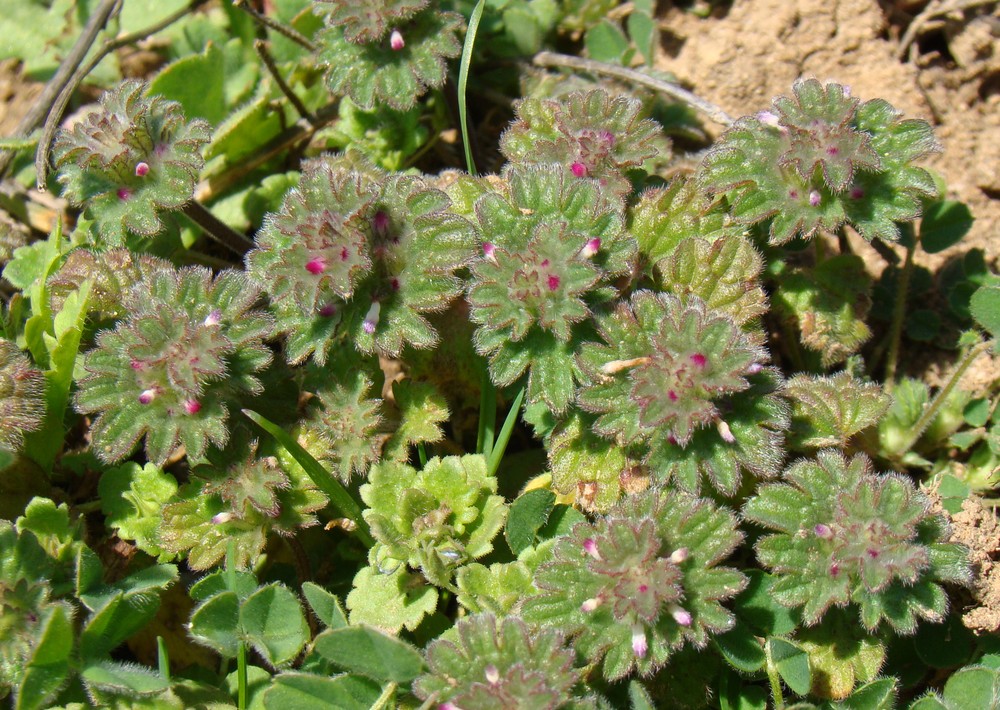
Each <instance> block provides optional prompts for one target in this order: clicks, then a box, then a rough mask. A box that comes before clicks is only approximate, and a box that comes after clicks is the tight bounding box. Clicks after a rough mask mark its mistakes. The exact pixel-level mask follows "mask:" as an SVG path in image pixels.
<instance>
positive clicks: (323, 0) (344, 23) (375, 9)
mask: <svg viewBox="0 0 1000 710" xmlns="http://www.w3.org/2000/svg"><path fill="white" fill-rule="evenodd" d="M319 3H320V5H319V7H317V8H316V9H317V10H319V12H320V13H322V14H323V15H324V16H325V17H326V22H327V24H328V25H331V26H334V27H343V28H344V37H345V38H346V39H347V41H348V42H354V43H355V44H365V43H367V42H374V41H375V40H378V39H381V38H382V37H383V36H384V35H385V33H386V32H389V31H390V29H392V28H394V27H396V26H398V25H400V24H401V23H404V22H406V21H407V20H409V19H410V18H411V17H413V16H414V15H415V14H417V13H418V12H420V11H421V10H423V9H424V8H425V7H427V4H428V0H367V1H366V2H363V3H358V2H355V0H319Z"/></svg>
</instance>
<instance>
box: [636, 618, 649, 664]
mask: <svg viewBox="0 0 1000 710" xmlns="http://www.w3.org/2000/svg"><path fill="white" fill-rule="evenodd" d="M647 651H649V642H648V641H646V630H645V629H643V628H642V626H641V625H640V624H635V625H633V626H632V653H634V654H635V656H636V658H645V657H646V652H647Z"/></svg>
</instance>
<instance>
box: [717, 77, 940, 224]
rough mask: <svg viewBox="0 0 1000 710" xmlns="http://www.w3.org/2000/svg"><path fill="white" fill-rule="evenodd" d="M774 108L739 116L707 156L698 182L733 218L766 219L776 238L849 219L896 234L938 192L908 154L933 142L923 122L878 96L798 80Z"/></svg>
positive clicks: (917, 154) (922, 152)
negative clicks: (903, 115) (864, 97)
mask: <svg viewBox="0 0 1000 710" xmlns="http://www.w3.org/2000/svg"><path fill="white" fill-rule="evenodd" d="M793 91H794V94H795V96H794V98H788V97H779V98H777V99H775V101H774V109H775V110H774V112H772V111H762V112H761V113H759V114H757V115H756V116H749V117H744V118H741V119H740V120H738V121H736V123H734V124H733V126H732V127H731V128H730V129H729V130H727V131H726V133H724V134H723V135H722V137H721V138H720V139H719V141H718V142H717V143H716V145H715V146H714V147H713V148H712V150H711V151H710V152H709V154H708V155H707V156H706V157H705V160H704V161H703V163H702V166H701V168H700V170H699V174H698V180H699V183H700V184H701V186H702V187H703V188H705V189H707V190H708V191H709V192H710V193H712V194H715V195H724V196H725V197H726V200H727V201H728V203H729V205H730V210H731V212H730V214H731V215H732V217H733V219H734V220H735V221H736V222H738V223H740V224H745V225H750V224H754V223H756V222H760V221H763V220H768V219H769V220H770V242H771V243H772V244H783V243H785V242H787V241H789V240H791V239H793V238H795V237H811V236H812V235H813V234H815V233H816V231H817V230H820V229H822V230H827V231H830V230H834V229H837V228H838V227H840V226H841V225H843V224H845V223H847V224H850V225H851V226H853V227H854V228H855V229H856V230H857V231H858V232H859V233H860V234H861V235H862V236H863V237H865V239H868V240H872V239H875V238H879V239H882V240H885V241H895V240H896V239H898V238H899V228H898V227H897V225H896V222H902V221H909V220H912V219H915V218H916V217H917V216H919V214H920V208H921V198H923V197H927V196H932V195H935V194H936V193H937V188H936V187H935V185H934V181H933V179H932V178H931V176H930V174H929V173H928V172H927V171H926V170H924V169H923V168H918V167H916V166H915V165H913V161H915V160H917V159H919V158H922V157H924V156H926V155H927V154H928V153H931V152H933V151H935V150H937V149H938V145H937V143H936V141H935V140H934V137H933V134H932V132H931V128H930V126H929V125H928V124H927V123H926V122H924V121H919V120H901V119H900V117H899V113H898V112H897V111H896V110H895V109H893V108H892V107H891V106H890V105H889V104H888V103H886V102H885V101H883V100H881V99H875V100H872V101H867V102H865V103H863V104H861V105H857V101H856V100H855V99H851V98H849V96H848V95H847V92H846V90H845V89H844V87H841V86H838V85H837V84H827V85H826V86H825V87H824V86H823V85H821V84H820V83H819V82H817V81H815V80H803V81H799V82H796V84H795V86H794V87H793Z"/></svg>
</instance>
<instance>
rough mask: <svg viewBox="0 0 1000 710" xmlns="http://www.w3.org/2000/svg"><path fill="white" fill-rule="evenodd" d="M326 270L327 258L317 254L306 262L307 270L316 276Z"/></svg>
mask: <svg viewBox="0 0 1000 710" xmlns="http://www.w3.org/2000/svg"><path fill="white" fill-rule="evenodd" d="M325 270H326V259H324V258H323V257H321V256H316V257H313V258H312V259H310V260H309V261H307V262H306V271H308V272H309V273H310V274H313V275H314V276H315V275H317V274H322V273H323V272H324V271H325Z"/></svg>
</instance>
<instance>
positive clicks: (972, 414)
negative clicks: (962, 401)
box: [962, 397, 991, 427]
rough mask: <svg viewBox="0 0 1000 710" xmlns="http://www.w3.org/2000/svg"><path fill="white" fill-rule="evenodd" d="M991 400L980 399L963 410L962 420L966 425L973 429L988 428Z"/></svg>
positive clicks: (973, 401)
mask: <svg viewBox="0 0 1000 710" xmlns="http://www.w3.org/2000/svg"><path fill="white" fill-rule="evenodd" d="M990 406H991V405H990V400H989V399H987V398H986V397H979V398H978V399H974V400H972V401H971V402H969V403H968V404H967V405H965V409H963V410H962V418H963V419H964V420H965V423H966V424H968V425H969V426H972V427H979V426H986V422H988V421H989V420H990Z"/></svg>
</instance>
